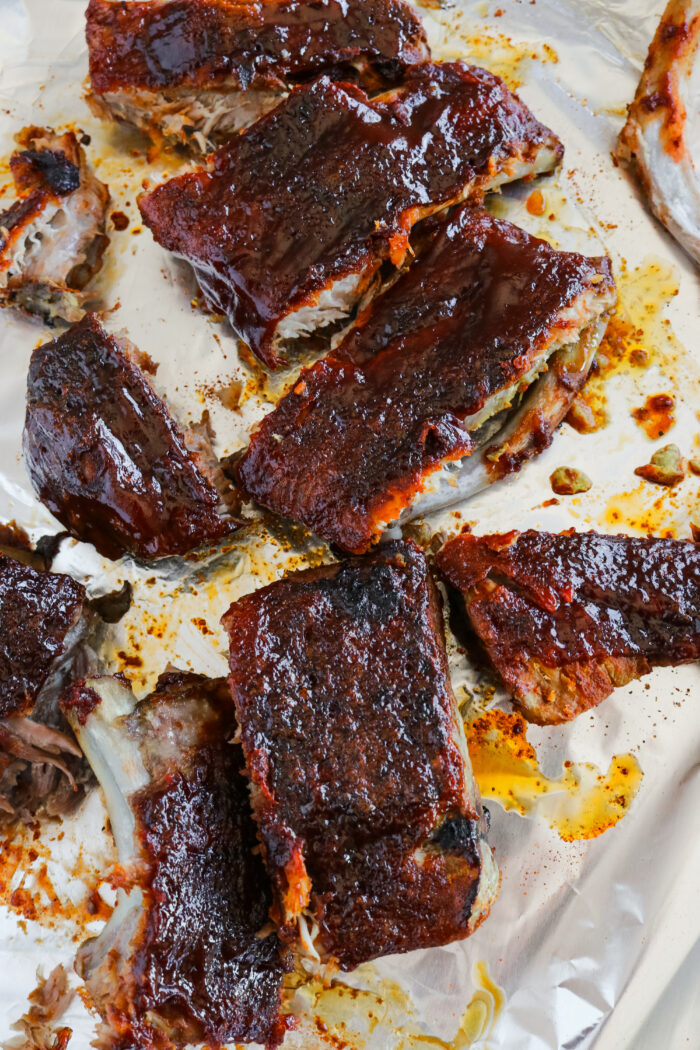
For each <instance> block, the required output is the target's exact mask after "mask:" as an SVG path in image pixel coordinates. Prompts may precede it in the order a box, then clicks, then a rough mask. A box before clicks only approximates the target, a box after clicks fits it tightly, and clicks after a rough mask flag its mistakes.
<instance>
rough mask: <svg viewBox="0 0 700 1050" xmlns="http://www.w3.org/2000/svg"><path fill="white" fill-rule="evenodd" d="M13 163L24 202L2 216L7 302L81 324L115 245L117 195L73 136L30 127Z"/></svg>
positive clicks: (1, 272) (0, 252)
mask: <svg viewBox="0 0 700 1050" xmlns="http://www.w3.org/2000/svg"><path fill="white" fill-rule="evenodd" d="M17 141H18V142H19V144H20V146H21V147H22V149H20V150H18V151H17V152H15V153H14V154H13V155H12V157H11V159H10V170H11V172H12V178H13V180H14V184H15V190H16V193H17V200H16V201H15V203H14V204H13V205H11V207H10V208H8V209H7V211H5V212H3V213H2V214H0V303H3V304H7V305H12V306H16V307H18V308H19V309H20V310H23V311H24V312H25V313H29V314H36V315H38V316H39V317H41V318H42V320H44V321H45V322H46V323H47V324H53V323H54V322H55V321H56V320H57V319H61V320H64V321H77V320H79V319H80V318H81V317H82V316H83V312H84V311H83V304H84V302H85V300H86V298H87V296H86V293H84V292H83V289H84V288H85V287H86V285H87V284H88V283H89V281H90V280H91V279H92V277H94V275H95V274H96V273H97V271H98V270H99V269H100V267H101V265H102V256H103V254H104V250H105V248H106V246H107V242H108V238H107V236H106V234H105V220H106V214H107V205H108V203H109V190H108V189H107V187H106V186H105V185H104V183H102V182H100V181H99V179H97V178H96V177H95V175H94V173H93V171H92V170H91V168H90V167H89V165H88V163H87V160H86V158H85V152H84V150H83V149H82V147H81V146H79V145H78V140H77V139H76V137H75V135H74V134H73V132H72V131H68V132H65V133H64V134H63V135H58V134H56V132H54V131H52V130H51V129H49V128H36V127H31V128H24V130H23V131H22V132H20V134H19V135H18V136H17Z"/></svg>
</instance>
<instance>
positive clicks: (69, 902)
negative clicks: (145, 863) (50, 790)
mask: <svg viewBox="0 0 700 1050" xmlns="http://www.w3.org/2000/svg"><path fill="white" fill-rule="evenodd" d="M59 854H62V862H59V861H58V860H57V856H58V855H59ZM102 881H103V875H102V873H101V872H100V871H98V870H97V869H96V868H95V866H94V864H92V863H90V862H88V861H87V860H86V858H85V856H84V854H83V851H82V849H77V850H75V849H73V848H72V846H71V844H70V842H69V841H68V840H67V839H66V838H65V834H64V831H63V824H62V822H61V821H60V820H55V821H50V822H45V823H44V825H43V826H41V827H40V826H39V825H36V826H35V827H25V826H24V825H21V824H19V825H17V826H15V827H14V828H13V829H12V830H8V829H5V831H4V833H3V836H2V840H1V841H0V904H3V905H5V907H7V908H8V909H9V910H10V911H12V912H14V914H15V915H17V916H18V918H19V922H20V925H22V924H23V923H25V922H26V921H27V920H29V921H31V922H36V923H38V924H39V925H40V926H43V927H44V928H45V929H56V928H58V927H62V928H68V929H69V931H70V933H71V934H72V936H73V938H74V939H75V940H80V939H81V938H82V937H83V936H84V934H85V929H86V927H87V926H88V924H90V923H92V922H95V921H97V920H102V921H106V920H107V919H108V918H109V917H110V915H111V914H112V908H111V907H110V905H109V904H108V903H107V902H106V901H105V900H104V899H103V897H102V896H101V895H100V892H99V887H100V884H101V883H102Z"/></svg>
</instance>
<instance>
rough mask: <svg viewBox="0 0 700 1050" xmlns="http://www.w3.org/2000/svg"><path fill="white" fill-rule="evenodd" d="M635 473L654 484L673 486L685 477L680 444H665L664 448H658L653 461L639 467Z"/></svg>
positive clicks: (652, 458)
mask: <svg viewBox="0 0 700 1050" xmlns="http://www.w3.org/2000/svg"><path fill="white" fill-rule="evenodd" d="M635 474H637V475H638V476H639V477H640V478H644V480H645V481H651V482H652V483H653V484H654V485H666V486H667V488H673V486H674V485H677V484H678V482H679V481H682V480H683V478H684V477H685V471H684V469H683V457H682V456H681V450H680V449H679V447H678V445H664V447H663V448H658V449H657V450H656V452H655V453H654V454H653V456H652V457H651V462H650V463H645V464H644V466H643V467H637V468H636V470H635Z"/></svg>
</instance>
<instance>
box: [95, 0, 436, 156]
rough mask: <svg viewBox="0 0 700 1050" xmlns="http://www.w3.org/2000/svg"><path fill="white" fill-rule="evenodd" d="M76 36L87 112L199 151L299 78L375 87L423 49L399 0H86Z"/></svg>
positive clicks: (418, 58) (413, 17)
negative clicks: (83, 25)
mask: <svg viewBox="0 0 700 1050" xmlns="http://www.w3.org/2000/svg"><path fill="white" fill-rule="evenodd" d="M87 42H88V50H89V53H90V86H91V96H90V101H91V103H92V105H93V108H95V110H96V111H97V113H98V115H100V116H107V117H112V118H113V119H116V120H120V121H124V122H127V123H129V124H133V125H135V126H136V127H137V128H139V129H140V130H141V131H145V132H146V133H147V134H148V135H150V136H151V138H153V139H154V141H156V142H159V141H165V142H166V143H168V144H171V145H176V144H179V145H185V146H187V147H189V148H191V149H195V150H202V151H206V150H207V149H210V148H213V144H214V143H216V142H221V141H222V139H223V138H225V137H226V135H230V134H232V133H233V132H234V131H236V130H237V129H239V128H241V127H243V126H245V125H246V124H249V123H251V122H252V121H253V120H255V119H257V117H259V116H262V114H263V113H265V112H267V110H269V109H271V108H272V107H273V106H275V105H276V104H277V102H279V100H280V97H281V95H282V93H283V92H285V91H288V90H289V88H290V86H291V85H292V84H293V83H294V82H295V81H297V80H299V79H304V78H309V77H312V76H316V75H318V74H319V73H323V72H331V73H332V74H333V75H334V76H336V77H337V76H342V77H343V79H349V78H352V77H353V76H355V77H357V78H358V79H359V81H360V83H361V84H362V86H363V87H365V88H368V89H369V88H376V87H378V86H382V85H385V84H387V83H390V82H392V81H395V80H398V79H399V78H400V76H401V75H402V74H403V72H404V71H405V70H406V69H407V67H408V66H410V65H413V64H414V63H416V62H422V61H425V59H427V58H429V57H430V50H429V48H428V45H427V43H426V39H425V33H424V32H423V27H422V25H421V22H420V19H419V17H418V15H417V13H416V12H415V11H413V10H412V9H411V7H409V5H408V4H406V3H404V2H403V0H262V2H255V3H253V2H242V0H169V2H167V3H166V2H163V0H148V2H145V3H139V2H133V0H129V2H127V3H114V2H113V0H90V4H89V5H88V9H87Z"/></svg>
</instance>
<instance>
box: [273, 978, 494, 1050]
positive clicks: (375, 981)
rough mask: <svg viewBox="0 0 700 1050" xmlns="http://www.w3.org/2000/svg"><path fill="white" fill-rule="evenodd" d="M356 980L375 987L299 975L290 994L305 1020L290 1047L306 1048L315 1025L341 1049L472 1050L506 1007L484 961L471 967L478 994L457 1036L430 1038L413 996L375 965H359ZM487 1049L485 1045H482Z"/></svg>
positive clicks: (323, 1037)
mask: <svg viewBox="0 0 700 1050" xmlns="http://www.w3.org/2000/svg"><path fill="white" fill-rule="evenodd" d="M354 976H355V977H356V978H359V979H360V980H362V981H365V979H366V983H367V984H369V985H371V988H352V987H349V986H348V985H345V984H342V983H341V982H339V981H332V982H330V984H328V985H324V984H323V982H322V981H321V980H319V979H318V978H311V979H307V978H304V977H299V976H297V977H296V978H293V979H292V983H295V981H299V983H298V984H297V985H296V987H294V988H293V990H292V991H291V993H290V998H289V1005H290V1007H291V1009H292V1012H293V1013H295V1014H296V1015H297V1016H298V1017H301V1018H303V1020H302V1026H301V1028H300V1029H299V1030H298V1031H297V1033H296V1038H295V1036H294V1035H293V1034H292V1033H290V1035H289V1036H288V1037H287V1038H288V1039H289V1041H290V1045H293V1046H297V1045H298V1046H300V1047H301V1046H304V1045H306V1044H305V1042H304V1034H303V1029H304V1027H305V1023H306V1024H310V1025H311V1028H312V1030H313V1032H314V1035H315V1036H316V1037H317V1038H318V1037H320V1039H321V1041H322V1042H323V1043H325V1044H326V1045H328V1046H331V1047H334V1048H336V1050H370V1048H371V1050H374V1048H377V1050H414V1048H415V1050H430V1048H432V1050H467V1048H468V1047H471V1046H473V1045H474V1044H475V1043H476V1042H479V1041H482V1040H484V1039H488V1037H489V1035H490V1033H491V1031H492V1030H493V1027H494V1025H495V1023H496V1021H497V1020H498V1018H499V1017H500V1014H501V1011H502V1009H503V1006H504V1003H505V995H504V993H503V990H502V989H501V988H500V987H499V985H498V984H497V983H496V982H495V981H494V979H493V977H492V976H491V974H490V973H489V969H488V966H487V964H486V963H485V962H481V961H477V962H475V963H474V966H473V968H472V981H473V984H474V992H473V995H472V998H471V999H470V1001H469V1003H468V1004H467V1006H466V1008H465V1010H464V1012H463V1014H462V1017H461V1019H460V1021H459V1026H458V1029H457V1032H456V1034H455V1035H454V1037H453V1038H452V1039H450V1040H445V1039H441V1038H439V1037H438V1036H434V1035H430V1034H427V1033H426V1031H425V1027H424V1026H423V1025H421V1024H419V1023H418V1022H417V1019H416V1010H415V1006H414V1004H413V1001H412V1000H411V997H410V996H409V995H408V993H407V992H406V991H405V990H404V989H403V988H402V987H401V986H400V985H399V984H397V983H396V982H394V981H390V980H387V979H385V978H379V977H378V976H377V974H376V971H375V970H374V968H373V967H372V966H371V964H369V965H367V966H361V967H358V969H357V970H356V971H354ZM482 1045H483V1044H482Z"/></svg>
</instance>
